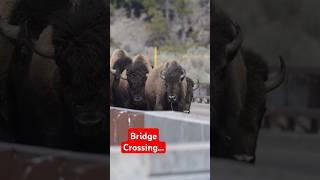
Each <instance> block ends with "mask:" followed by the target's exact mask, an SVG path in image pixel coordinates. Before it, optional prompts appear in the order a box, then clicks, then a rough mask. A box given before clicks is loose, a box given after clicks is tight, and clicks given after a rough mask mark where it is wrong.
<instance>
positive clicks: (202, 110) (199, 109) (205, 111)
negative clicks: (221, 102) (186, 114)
mask: <svg viewBox="0 0 320 180" xmlns="http://www.w3.org/2000/svg"><path fill="white" fill-rule="evenodd" d="M190 111H191V112H190V113H191V114H195V115H202V116H210V105H209V104H198V103H192V104H191V108H190Z"/></svg>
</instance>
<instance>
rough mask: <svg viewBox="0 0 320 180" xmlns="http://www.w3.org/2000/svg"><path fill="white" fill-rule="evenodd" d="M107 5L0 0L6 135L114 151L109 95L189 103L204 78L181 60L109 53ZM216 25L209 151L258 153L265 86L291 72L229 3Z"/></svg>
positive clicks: (147, 105) (150, 105)
mask: <svg viewBox="0 0 320 180" xmlns="http://www.w3.org/2000/svg"><path fill="white" fill-rule="evenodd" d="M108 10H109V3H108V1H107V0H67V1H66V0H56V1H45V2H44V1H39V0H20V1H16V0H1V1H0V58H1V59H0V140H4V141H8V142H15V143H23V144H31V145H42V146H48V147H55V148H63V149H70V150H76V151H87V152H98V153H106V152H107V151H108V150H107V149H108V146H107V145H106V142H107V140H108V139H107V138H108V136H107V135H108V134H109V133H108V132H109V129H107V127H108V126H107V123H108V118H109V117H108V116H109V115H108V114H107V113H106V111H107V109H109V107H108V104H109V105H111V106H116V107H123V108H131V109H139V110H174V111H180V112H190V105H191V101H192V98H193V90H194V89H197V88H198V87H199V84H198V83H195V82H194V81H193V80H192V79H191V78H189V77H188V76H187V72H186V71H185V69H184V68H183V67H182V66H181V65H179V63H178V62H176V61H172V62H168V63H165V64H163V65H162V66H159V67H152V66H151V64H150V63H149V61H147V60H146V57H144V56H142V55H137V56H135V57H132V58H131V57H129V56H128V53H127V52H125V51H124V50H121V49H117V50H115V51H114V52H112V55H111V57H109V56H108V55H107V53H106V50H107V48H109V45H108V43H107V40H106V35H108V32H107V30H108V28H109V23H108V21H107V20H108V18H109V14H108ZM211 30H212V32H211V42H212V43H211V48H212V50H213V51H211V57H212V59H211V65H212V67H213V68H211V80H212V82H211V85H212V88H211V91H212V92H211V96H212V97H213V106H212V107H211V109H212V110H213V111H212V115H211V127H212V129H211V132H212V138H211V139H212V144H213V148H211V150H212V151H211V152H212V155H214V156H218V157H227V158H232V159H236V160H241V161H245V162H251V163H253V162H254V161H255V149H256V144H257V138H258V133H259V129H260V126H261V123H262V119H263V116H264V113H265V109H266V107H265V106H266V94H267V93H268V92H270V91H272V90H274V89H275V88H277V87H278V86H280V85H281V83H282V82H283V81H284V79H285V63H284V61H283V59H282V58H281V57H280V64H281V65H280V71H279V72H277V73H276V74H275V75H274V76H269V71H268V66H267V64H266V62H264V61H263V60H262V58H261V57H260V56H258V55H257V54H255V53H254V52H252V51H250V50H246V49H244V48H243V47H242V41H243V38H244V37H243V33H242V31H241V28H240V26H239V25H237V24H236V23H235V22H233V21H232V20H231V19H230V18H229V17H228V16H227V15H226V14H224V13H223V12H221V11H215V12H214V13H213V16H211ZM109 62H110V66H109V69H110V74H108V70H107V69H108V64H109ZM108 75H109V76H110V81H109V79H108ZM270 77H271V78H270ZM108 83H110V84H108ZM108 86H110V89H108ZM109 92H110V93H109ZM109 100H110V101H109Z"/></svg>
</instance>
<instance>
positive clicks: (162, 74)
mask: <svg viewBox="0 0 320 180" xmlns="http://www.w3.org/2000/svg"><path fill="white" fill-rule="evenodd" d="M164 74H165V72H164V71H163V70H162V71H160V78H161V79H163V80H165V79H166V76H165V75H164Z"/></svg>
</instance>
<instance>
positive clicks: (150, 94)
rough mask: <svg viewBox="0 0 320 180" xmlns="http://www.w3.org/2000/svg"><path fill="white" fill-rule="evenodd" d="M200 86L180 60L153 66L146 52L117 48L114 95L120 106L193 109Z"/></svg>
mask: <svg viewBox="0 0 320 180" xmlns="http://www.w3.org/2000/svg"><path fill="white" fill-rule="evenodd" d="M198 87H199V84H197V85H195V83H194V81H193V80H192V79H191V78H189V77H187V73H186V70H185V69H184V68H183V67H182V66H181V65H179V64H178V63H177V62H176V61H171V62H167V63H165V64H164V65H162V66H160V67H157V68H153V67H152V65H151V64H150V62H149V61H147V59H146V58H145V57H144V56H143V55H137V56H135V57H134V58H133V59H131V58H130V57H129V56H128V53H127V52H126V51H125V50H121V49H116V50H115V51H114V52H113V53H112V55H111V59H110V92H111V93H110V99H111V101H110V102H111V105H112V106H116V107H123V108H130V109H138V110H158V111H163V110H173V111H180V112H187V113H189V112H190V106H191V102H192V98H193V91H194V90H195V89H197V88H198Z"/></svg>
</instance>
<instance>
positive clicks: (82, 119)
mask: <svg viewBox="0 0 320 180" xmlns="http://www.w3.org/2000/svg"><path fill="white" fill-rule="evenodd" d="M78 120H79V123H80V124H82V125H96V124H98V123H100V122H101V121H102V118H100V117H99V116H98V115H96V114H95V113H83V114H81V115H80V116H78Z"/></svg>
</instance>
